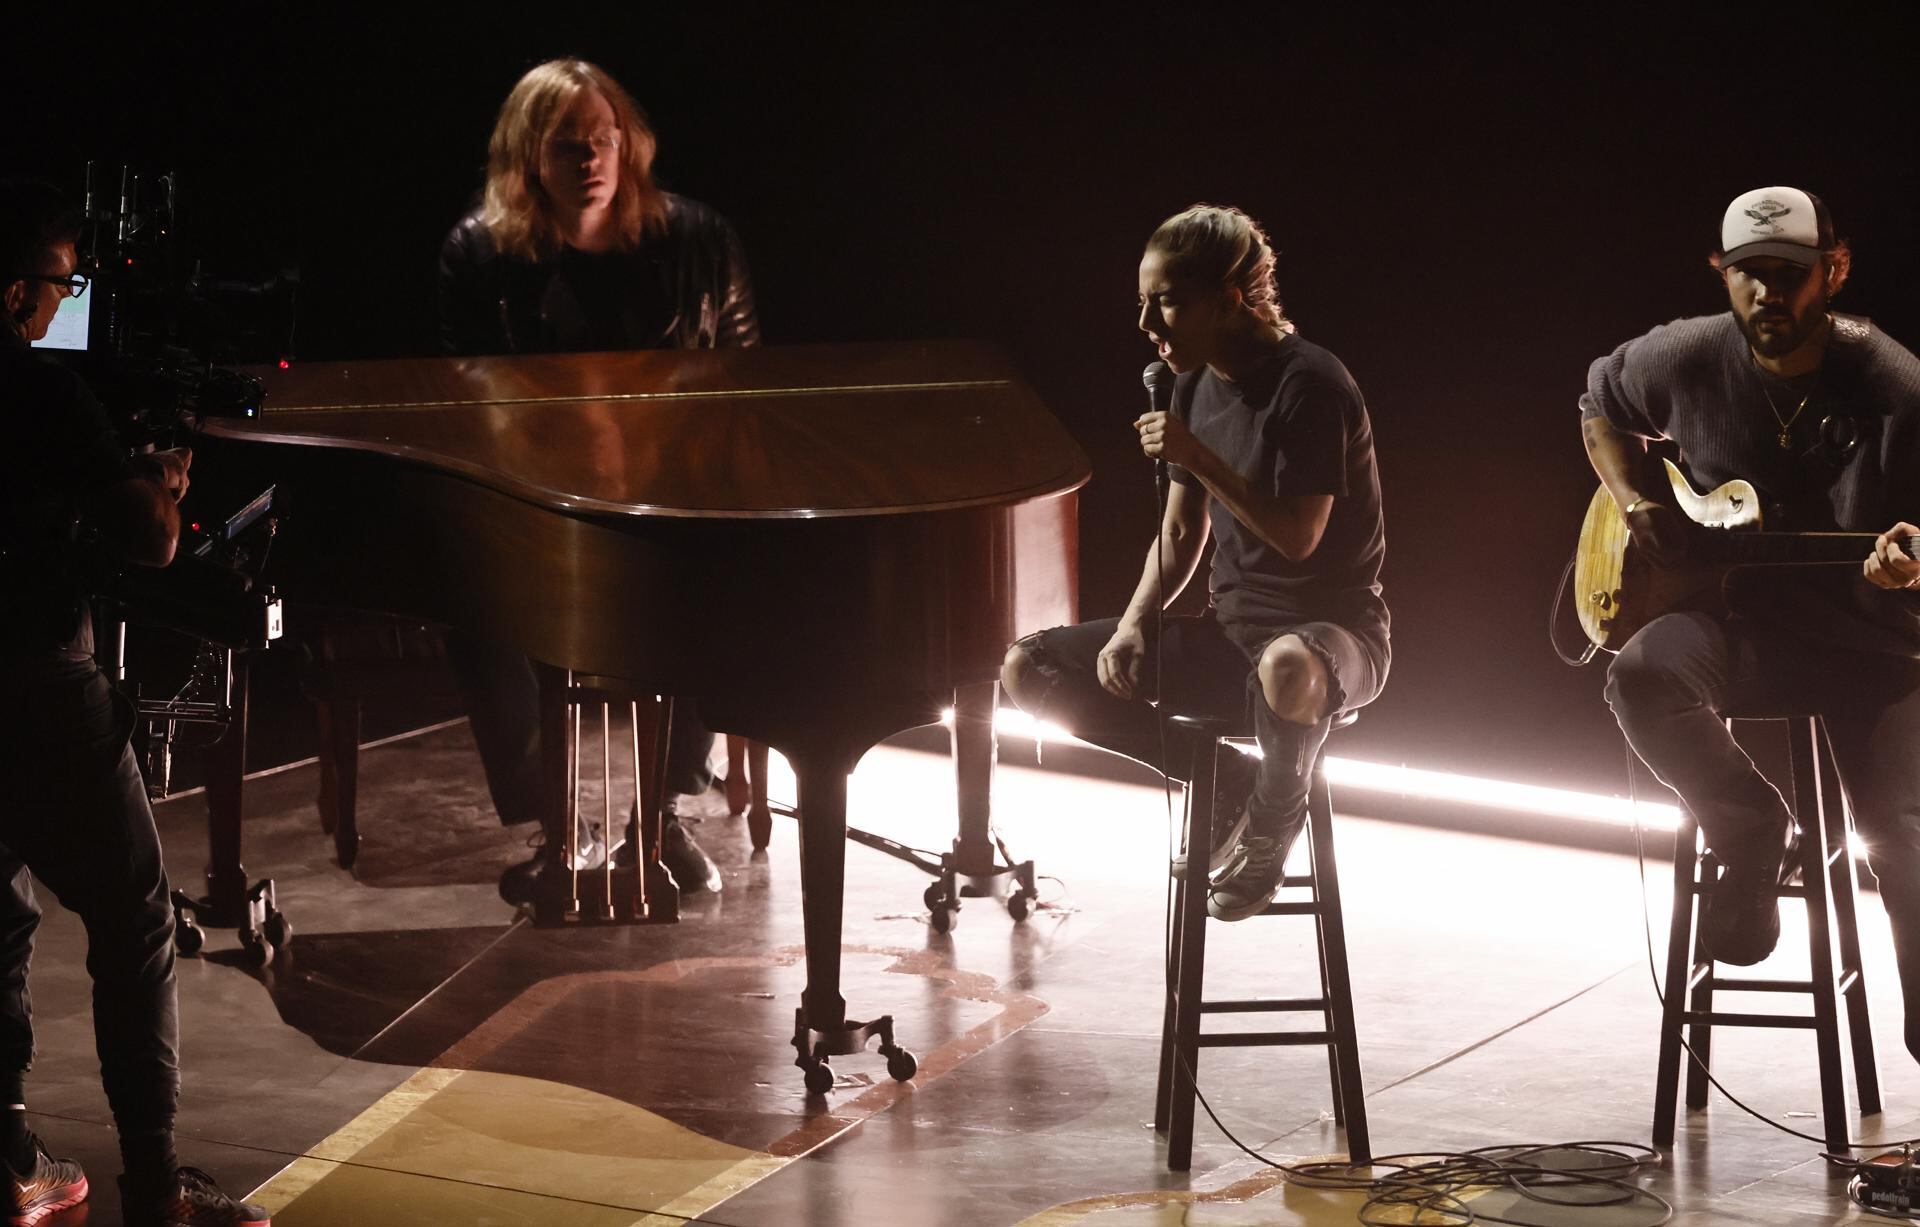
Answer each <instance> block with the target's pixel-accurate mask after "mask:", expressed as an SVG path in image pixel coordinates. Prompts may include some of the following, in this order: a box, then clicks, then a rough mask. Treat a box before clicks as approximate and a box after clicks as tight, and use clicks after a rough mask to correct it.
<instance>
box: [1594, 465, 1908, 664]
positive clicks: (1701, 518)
mask: <svg viewBox="0 0 1920 1227" xmlns="http://www.w3.org/2000/svg"><path fill="white" fill-rule="evenodd" d="M1663 463H1664V464H1665V465H1666V468H1667V480H1668V481H1669V482H1670V483H1671V484H1672V486H1673V498H1674V506H1676V507H1678V508H1679V509H1680V512H1681V514H1682V515H1684V516H1686V517H1687V519H1689V520H1691V521H1693V522H1694V523H1695V524H1697V525H1699V526H1700V527H1702V528H1710V529H1728V530H1737V531H1726V532H1710V533H1695V534H1694V535H1693V537H1692V539H1691V540H1690V541H1689V542H1688V554H1687V561H1686V562H1685V563H1684V564H1683V565H1681V566H1677V567H1660V566H1655V565H1654V564H1653V563H1652V562H1651V561H1650V560H1649V559H1648V558H1647V557H1646V556H1645V555H1644V554H1641V553H1640V552H1638V551H1636V550H1635V549H1634V546H1633V535H1632V534H1631V533H1630V532H1628V531H1627V520H1626V517H1625V516H1623V515H1621V514H1620V509H1619V508H1618V507H1617V506H1615V505H1614V501H1613V496H1612V495H1611V494H1609V493H1607V488H1606V487H1605V486H1602V487H1600V489H1599V490H1597V491H1596V492H1595V493H1594V496H1593V501H1592V502H1590V503H1588V504H1587V518H1586V520H1585V521H1584V522H1582V523H1581V525H1580V545H1579V548H1578V549H1577V550H1576V551H1575V553H1574V561H1573V600H1574V607H1575V610H1576V612H1578V614H1579V616H1580V629H1581V630H1584V631H1585V632H1586V633H1587V638H1588V639H1590V640H1592V641H1593V642H1594V644H1596V645H1597V646H1599V647H1602V648H1605V649H1606V650H1607V651H1609V652H1617V651H1619V650H1620V648H1621V647H1622V646H1623V645H1625V643H1626V642H1627V640H1628V639H1630V638H1632V637H1633V634H1634V632H1635V631H1637V630H1639V629H1640V628H1641V627H1643V626H1645V625H1646V624H1647V623H1649V622H1651V621H1652V620H1653V619H1655V618H1657V617H1659V616H1660V615H1661V614H1665V613H1672V612H1674V611H1675V610H1680V609H1698V610H1704V611H1707V612H1710V613H1719V614H1724V613H1725V612H1726V593H1725V584H1726V579H1727V573H1728V572H1730V571H1732V570H1733V569H1734V568H1736V567H1752V566H1780V565H1785V564H1792V563H1826V564H1828V565H1833V564H1837V563H1850V564H1852V565H1854V566H1856V567H1857V566H1859V565H1860V564H1861V563H1862V562H1864V561H1865V560H1866V557H1867V555H1868V554H1870V553H1872V552H1873V543H1874V541H1875V540H1876V539H1877V538H1878V534H1876V533H1770V532H1762V531H1760V494H1759V492H1758V491H1756V490H1755V489H1754V488H1753V485H1752V484H1751V483H1750V482H1745V481H1739V480H1734V481H1730V482H1728V483H1726V484H1725V485H1723V486H1721V487H1719V488H1718V489H1715V490H1712V491H1709V492H1708V493H1705V494H1702V493H1700V492H1699V491H1697V490H1695V489H1694V488H1693V486H1692V485H1691V484H1689V483H1688V481H1687V479H1686V477H1685V476H1684V475H1683V474H1682V473H1681V472H1680V470H1679V469H1678V468H1676V467H1675V466H1674V463H1673V462H1672V461H1671V460H1667V461H1663ZM1902 548H1903V549H1905V550H1906V552H1907V557H1909V558H1920V537H1909V538H1908V539H1907V540H1906V541H1905V542H1904V543H1903V545H1902Z"/></svg>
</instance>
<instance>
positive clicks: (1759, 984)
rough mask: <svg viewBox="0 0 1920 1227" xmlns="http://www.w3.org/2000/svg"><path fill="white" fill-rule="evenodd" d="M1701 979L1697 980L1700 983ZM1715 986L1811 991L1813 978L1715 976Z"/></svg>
mask: <svg viewBox="0 0 1920 1227" xmlns="http://www.w3.org/2000/svg"><path fill="white" fill-rule="evenodd" d="M1698 982H1699V981H1697V980H1696V981H1695V983H1698ZM1713 987H1714V988H1715V989H1718V990H1722V991H1725V992H1729V993H1811V992H1812V991H1813V981H1811V980H1735V979H1729V978H1726V977H1723V976H1715V977H1713Z"/></svg>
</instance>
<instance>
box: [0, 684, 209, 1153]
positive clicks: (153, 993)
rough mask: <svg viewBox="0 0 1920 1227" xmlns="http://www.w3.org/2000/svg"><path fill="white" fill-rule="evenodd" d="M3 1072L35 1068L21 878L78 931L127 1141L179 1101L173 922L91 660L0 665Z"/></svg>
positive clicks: (30, 897)
mask: <svg viewBox="0 0 1920 1227" xmlns="http://www.w3.org/2000/svg"><path fill="white" fill-rule="evenodd" d="M0 668H3V669H5V671H6V674H7V675H8V695H7V698H6V701H5V704H4V710H0V882H4V885H3V886H0V1061H4V1062H6V1063H7V1069H8V1070H9V1071H15V1070H17V1071H22V1072H24V1071H25V1070H26V1069H27V1068H29V1066H30V1065H31V1064H32V1062H33V1051H34V1048H33V1011H32V1005H31V1002H30V1001H29V1000H28V994H27V963H28V961H29V960H30V959H31V958H32V956H33V935H34V930H35V929H36V928H37V927H38V926H39V922H40V908H39V905H38V903H37V902H36V901H35V899H34V892H33V883H32V881H31V880H30V879H29V877H28V871H29V870H31V871H32V873H33V875H34V876H37V877H38V878H39V879H40V881H41V882H42V883H44V884H45V885H46V887H47V888H48V889H49V890H51V891H52V892H53V894H54V897H55V898H57V899H58V900H59V901H60V903H61V905H62V906H63V907H65V908H67V909H68V910H69V911H71V912H73V913H75V914H76V915H78V916H79V917H80V919H81V921H82V922H83V923H84V924H85V925H86V931H87V973H88V974H89V975H90V976H92V978H93V1030H94V1040H95V1046H96V1047H97V1049H98V1051H99V1053H100V1074H101V1081H102V1082H103V1083H104V1085H105V1087H106V1092H107V1102H108V1103H109V1104H111V1105H112V1108H113V1117H114V1121H115V1122H116V1123H117V1124H118V1125H119V1126H120V1129H121V1131H122V1132H123V1133H129V1132H142V1131H147V1130H152V1129H159V1128H164V1127H170V1126H171V1125H172V1123H173V1114H174V1105H175V1103H176V1102H177V1101H178V1099H179V1096H180V1062H179V1035H180V1017H179V1005H178V1001H177V998H176V996H175V991H174V979H173V908H172V906H171V904H170V902H169V898H168V896H169V891H168V886H167V871H166V866H165V865H164V864H163V863H162V861H161V856H160V838H159V835H158V833H157V832H156V831H155V830H154V825H153V811H152V809H151V808H149V806H148V804H147V791H146V786H145V784H144V783H143V782H142V780H141V778H140V768H139V765H138V763H137V762H136V761H135V759H134V755H133V750H132V748H131V747H130V746H129V745H128V742H127V738H128V734H129V732H130V731H131V729H132V726H133V712H132V708H131V706H130V705H129V704H128V703H127V701H126V700H125V699H124V698H122V697H121V696H120V695H119V694H117V693H116V692H115V691H114V689H113V687H112V685H111V684H110V683H109V682H108V681H107V678H106V676H105V675H104V674H103V673H101V672H100V670H99V668H98V667H97V666H95V665H94V663H93V662H92V661H91V660H82V661H67V660H58V659H54V658H51V657H50V658H47V659H44V660H34V661H27V662H16V661H0Z"/></svg>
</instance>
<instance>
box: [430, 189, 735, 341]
mask: <svg viewBox="0 0 1920 1227" xmlns="http://www.w3.org/2000/svg"><path fill="white" fill-rule="evenodd" d="M667 205H668V214H667V229H666V233H664V234H659V235H654V236H652V237H649V238H648V239H647V240H646V241H644V242H643V243H641V245H640V246H639V248H638V249H637V250H634V251H631V252H612V253H608V254H606V255H587V254H585V253H581V252H576V251H568V252H563V253H561V254H560V255H558V256H555V257H552V258H549V259H545V260H540V261H537V262H536V261H528V260H523V259H518V258H515V257H511V256H504V255H501V254H500V252H499V251H498V250H497V249H496V248H495V247H494V244H493V236H492V235H490V234H489V233H488V232H487V228H486V227H485V226H483V225H482V224H481V223H480V216H479V211H478V210H477V209H476V210H475V211H474V212H472V213H469V214H468V215H467V216H465V217H463V218H461V219H460V222H459V224H458V225H456V226H454V228H453V232H452V233H450V234H449V235H447V240H446V242H445V243H444V244H442V245H441V248H440V345H441V348H442V349H443V350H445V351H446V352H447V353H450V354H518V353H568V352H580V351H590V350H607V349H712V348H715V347H736V346H749V345H758V344H759V343H760V322H759V319H758V317H757V316H756V315H755V314H754V307H753V282H752V279H751V278H750V277H749V276H748V273H747V259H746V254H745V253H744V252H743V251H742V250H741V247H740V237H739V236H738V235H737V234H735V233H734V230H733V227H732V226H730V225H728V224H727V219H726V218H724V217H722V216H720V214H718V213H716V212H715V211H714V210H712V209H710V208H708V207H707V206H706V205H703V204H701V203H700V202H698V201H696V200H688V199H687V198H686V197H684V196H674V195H671V194H669V195H668V196H667Z"/></svg>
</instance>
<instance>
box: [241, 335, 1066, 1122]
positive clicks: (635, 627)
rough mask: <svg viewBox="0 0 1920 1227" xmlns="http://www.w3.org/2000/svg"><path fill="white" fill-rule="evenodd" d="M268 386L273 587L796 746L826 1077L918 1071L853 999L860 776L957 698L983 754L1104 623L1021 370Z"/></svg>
mask: <svg viewBox="0 0 1920 1227" xmlns="http://www.w3.org/2000/svg"><path fill="white" fill-rule="evenodd" d="M253 373H254V374H256V375H258V376H259V377H260V378H261V379H262V381H263V382H264V384H265V386H266V391H267V395H266V399H265V402H264V409H263V411H262V412H261V413H260V415H259V416H258V417H256V418H253V419H209V420H208V421H206V422H205V423H203V431H204V433H205V434H207V435H209V436H213V437H214V438H215V439H217V440H221V441H223V444H230V445H232V448H233V449H235V450H237V451H239V452H240V453H242V454H241V455H240V456H238V457H236V459H238V460H240V461H241V462H243V463H246V464H247V465H248V467H249V470H250V471H258V472H260V473H262V474H265V475H268V476H270V477H272V478H273V479H275V480H277V481H279V482H280V483H281V494H280V507H281V515H282V517H283V520H282V530H281V535H280V539H279V540H278V541H277V542H276V544H275V547H274V552H273V554H272V557H271V559H270V561H269V565H268V569H267V573H266V576H265V578H266V579H267V580H268V581H269V582H271V583H273V584H275V585H276V586H277V587H278V588H279V590H280V592H281V594H282V595H283V596H284V597H285V598H286V600H287V602H288V604H289V607H290V608H297V607H298V605H299V604H301V603H303V602H307V603H313V604H315V605H321V606H328V607H336V608H339V607H344V608H348V609H354V610H365V611H376V612H388V613H399V614H404V615H407V616H409V617H412V618H417V619H422V620H425V621H430V622H437V623H442V624H445V625H448V626H454V627H459V628H463V629H465V630H469V631H472V632H475V633H478V634H481V635H484V636H489V637H492V638H496V639H499V640H502V641H506V642H510V643H512V644H515V645H517V646H518V647H519V648H521V649H523V650H524V651H525V652H526V653H527V655H529V656H531V657H533V658H534V659H535V660H538V661H541V662H545V663H546V664H548V665H551V666H554V667H556V668H559V669H564V670H568V671H570V672H571V673H573V674H575V675H584V676H590V677H594V678H608V679H621V680H622V681H623V682H624V683H626V684H627V685H629V686H631V687H634V688H636V689H637V690H639V691H643V692H648V693H657V694H661V695H668V696H691V697H694V698H696V699H697V700H698V702H699V706H700V710H701V713H702V715H703V717H704V718H705V720H706V721H707V723H708V724H709V725H711V726H712V727H713V728H715V729H717V730H720V731H724V732H728V733H735V734H739V735H742V736H745V737H750V738H753V739H755V740H758V741H762V742H765V743H767V744H770V745H772V746H773V747H775V748H777V749H778V750H780V751H781V752H782V753H783V754H784V755H785V756H786V757H787V759H788V760H789V761H790V763H791V764H792V766H793V769H794V773H795V775H796V777H797V781H798V789H799V796H798V813H799V826H800V873H801V883H802V896H803V907H804V912H805V932H806V945H807V956H806V971H807V984H806V989H805V991H804V993H803V995H802V999H801V1002H800V1006H799V1008H798V1010H797V1011H796V1019H795V1037H794V1043H795V1047H796V1049H797V1050H798V1054H799V1055H798V1059H797V1061H796V1064H798V1065H800V1066H801V1068H802V1069H803V1070H804V1071H805V1072H806V1075H807V1082H808V1085H809V1086H810V1087H814V1088H816V1089H824V1087H825V1086H827V1085H829V1084H830V1083H831V1081H832V1076H831V1071H830V1070H828V1069H827V1068H826V1061H827V1059H828V1058H829V1057H831V1056H834V1055H839V1054H843V1053H849V1052H855V1051H859V1050H861V1049H862V1048H864V1047H866V1046H867V1044H868V1043H869V1041H870V1040H871V1039H872V1038H875V1037H877V1038H878V1039H879V1040H880V1043H881V1049H882V1051H883V1052H887V1053H888V1054H889V1068H890V1069H892V1070H893V1071H894V1072H895V1074H896V1076H906V1075H905V1074H902V1073H901V1070H902V1068H905V1069H906V1070H907V1072H908V1073H910V1072H911V1066H912V1062H911V1058H910V1057H908V1058H907V1059H906V1060H905V1061H904V1062H901V1061H898V1060H896V1059H895V1054H897V1053H900V1052H901V1051H902V1050H901V1049H899V1048H898V1047H897V1045H896V1042H895V1039H894V1037H893V1035H892V1029H891V1021H890V1019H889V1018H887V1017H884V1016H883V1017H881V1018H878V1019H876V1020H874V1021H872V1022H859V1021H851V1020H849V1019H848V1017H847V1007H846V1002H845V999H844V998H843V997H842V995H841V992H840V951H841V910H842V893H843V884H844V873H845V860H846V844H845V834H846V804H847V779H848V776H849V775H850V774H851V773H852V771H853V768H854V765H855V764H856V763H857V762H858V761H859V759H860V757H861V756H862V755H863V754H864V753H865V752H866V751H867V750H868V749H869V748H870V747H872V746H873V745H874V744H875V743H876V742H878V741H879V740H881V739H882V738H884V737H887V736H890V735H891V734H893V733H896V732H899V731H901V730H903V729H907V728H911V727H914V726H917V725H921V724H926V723H929V722H932V721H933V720H935V719H937V718H938V716H939V713H940V711H941V710H942V709H943V708H947V707H952V706H956V696H958V701H957V706H958V707H959V708H960V709H961V712H962V714H961V717H960V718H961V720H962V721H963V723H965V724H967V725H968V726H969V727H970V728H971V729H973V730H974V732H973V733H972V734H970V736H975V737H976V738H977V737H978V736H980V735H984V730H985V729H986V728H987V727H989V724H988V722H990V720H991V715H992V712H991V707H992V695H993V684H994V679H995V678H996V677H997V675H998V670H999V665H1000V660H1001V657H1002V655H1003V653H1004V651H1005V648H1006V645H1007V644H1008V643H1009V642H1010V641H1011V640H1013V639H1014V638H1016V637H1018V636H1019V635H1021V634H1024V633H1026V632H1028V631H1031V630H1034V629H1038V628H1040V627H1044V626H1048V625H1053V624H1057V623H1061V622H1066V621H1071V620H1072V618H1073V616H1074V613H1075V605H1076V595H1077V594H1076V575H1077V565H1076V563H1077V555H1078V550H1077V519H1076V507H1077V495H1076V491H1077V490H1078V489H1079V487H1080V486H1081V485H1083V484H1084V483H1085V482H1086V480H1087V478H1088V475H1089V467H1088V463H1087V459H1086V457H1085V455H1084V454H1083V453H1082V452H1081V450H1080V449H1079V447H1078V446H1077V445H1076V444H1075V443H1074V442H1073V440H1072V438H1071V437H1070V436H1069V435H1068V434H1067V432H1066V431H1065V430H1064V429H1063V428H1062V427H1061V426H1060V424H1059V422H1058V421H1056V420H1055V419H1054V418H1053V416H1052V415H1051V414H1050V413H1049V412H1048V411H1047V410H1046V408H1045V406H1044V405H1042V403H1041V402H1040V400H1039V398H1038V397H1037V396H1036V395H1035V394H1034V393H1033V392H1032V391H1031V390H1030V389H1029V388H1028V387H1026V385H1025V384H1024V383H1022V382H1021V380H1020V379H1019V378H1018V376H1017V375H1016V374H1015V373H1014V371H1013V368H1012V367H1011V365H1010V364H1009V363H1008V361H1007V360H1006V358H1005V357H1004V356H1003V355H1001V354H1000V353H999V352H998V351H996V350H995V349H994V348H992V347H991V346H988V345H984V344H979V343H972V342H930V343H915V344H899V345H851V346H806V347H791V348H768V349H750V350H739V349H735V350H706V351H641V352H626V353H606V354H574V355H537V356H514V357H481V358H441V359H420V360H396V361H369V362H344V363H313V364H297V365H295V366H293V367H292V368H290V369H285V370H279V369H263V370H258V371H255V372H253ZM256 465H257V470H256V469H255V466H256ZM988 753H989V754H990V750H989V751H988ZM975 757H976V759H977V755H976V756H975ZM989 764H990V759H989ZM978 770H979V768H978V766H977V765H976V766H975V767H974V769H973V771H974V773H975V774H976V775H977V774H978ZM965 804H967V803H966V802H963V806H964V805H965ZM971 804H972V805H973V806H974V808H975V809H978V808H979V807H980V806H981V805H983V804H984V801H983V799H981V798H978V797H976V798H974V799H973V800H972V802H971Z"/></svg>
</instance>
